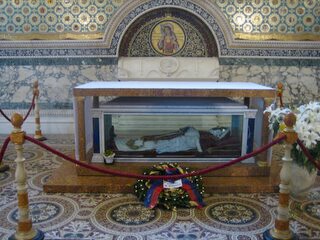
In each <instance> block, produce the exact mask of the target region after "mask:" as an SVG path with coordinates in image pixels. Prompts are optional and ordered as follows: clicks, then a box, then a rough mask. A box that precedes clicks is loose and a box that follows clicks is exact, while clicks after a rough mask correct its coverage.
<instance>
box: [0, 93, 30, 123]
mask: <svg viewBox="0 0 320 240" xmlns="http://www.w3.org/2000/svg"><path fill="white" fill-rule="evenodd" d="M35 97H36V95H34V94H33V97H32V102H31V105H30V107H29V109H28V112H27V114H26V116H25V117H24V118H23V122H24V121H25V120H26V119H27V118H28V117H29V114H30V112H31V109H32V108H33V107H34V100H35ZM0 113H1V115H2V116H3V117H4V118H5V119H7V120H8V121H9V122H11V120H10V118H9V117H8V116H7V115H6V114H5V113H4V112H3V111H2V109H1V108H0Z"/></svg>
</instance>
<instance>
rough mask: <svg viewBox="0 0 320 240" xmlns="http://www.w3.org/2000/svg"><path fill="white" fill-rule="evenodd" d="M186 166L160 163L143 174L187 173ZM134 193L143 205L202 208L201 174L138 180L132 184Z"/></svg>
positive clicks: (172, 208)
mask: <svg viewBox="0 0 320 240" xmlns="http://www.w3.org/2000/svg"><path fill="white" fill-rule="evenodd" d="M188 170H189V169H188V168H185V169H183V168H181V167H180V166H179V165H178V164H177V163H160V164H158V165H154V166H153V167H152V168H151V169H148V170H146V171H145V172H144V175H149V176H150V175H162V176H167V175H177V174H185V173H188ZM134 193H135V195H136V196H137V197H138V199H139V200H141V201H144V205H145V206H146V207H149V208H154V207H155V206H156V205H158V206H159V207H163V208H165V209H168V210H169V209H170V210H176V208H177V207H181V208H191V207H197V208H202V207H203V206H204V203H203V201H202V197H203V194H204V187H203V185H202V177H201V176H193V177H188V178H183V179H178V180H168V181H165V180H142V179H140V180H138V181H137V182H136V183H135V184H134Z"/></svg>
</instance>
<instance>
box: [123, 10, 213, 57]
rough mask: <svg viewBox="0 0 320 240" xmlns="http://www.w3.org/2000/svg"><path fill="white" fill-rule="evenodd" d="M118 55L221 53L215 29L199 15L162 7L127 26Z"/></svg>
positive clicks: (177, 55) (199, 55) (201, 54)
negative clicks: (215, 36)
mask: <svg viewBox="0 0 320 240" xmlns="http://www.w3.org/2000/svg"><path fill="white" fill-rule="evenodd" d="M118 56H119V57H160V56H172V57H218V47H217V43H216V39H215V38H214V36H213V34H212V32H211V31H210V29H209V28H208V27H207V25H206V24H204V23H203V21H202V20H201V19H199V18H198V17H197V16H196V15H194V14H192V13H190V12H188V11H185V10H182V9H178V8H171V7H170V8H169V7H166V8H160V9H155V10H152V11H150V12H147V13H145V14H143V15H142V16H140V17H139V18H137V19H136V20H135V21H134V22H133V23H132V24H131V25H130V26H129V28H128V29H127V30H126V32H125V34H124V35H123V37H122V39H121V43H120V47H119V54H118Z"/></svg>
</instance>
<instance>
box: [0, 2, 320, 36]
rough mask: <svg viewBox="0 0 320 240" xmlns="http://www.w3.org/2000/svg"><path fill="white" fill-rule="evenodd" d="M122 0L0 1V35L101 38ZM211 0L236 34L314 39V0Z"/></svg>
mask: <svg viewBox="0 0 320 240" xmlns="http://www.w3.org/2000/svg"><path fill="white" fill-rule="evenodd" d="M128 1H132V0H0V39H3V40H4V39H9V40H21V39H48V37H44V36H45V35H47V34H48V33H50V35H51V37H50V39H56V40H59V39H72V38H73V37H74V35H72V34H78V37H77V38H78V39H96V38H101V37H103V33H104V31H105V29H106V26H107V23H108V21H109V20H110V19H111V18H112V16H113V15H114V14H115V13H116V12H117V11H118V10H119V8H120V7H121V6H122V5H123V4H124V3H126V2H128ZM133 1H134V0H133ZM211 1H212V2H213V3H215V4H216V5H217V6H218V7H219V8H220V9H221V11H222V12H223V13H224V15H225V17H226V18H227V19H228V20H229V22H230V26H231V28H232V29H233V31H234V33H235V35H236V37H238V38H246V37H247V36H248V35H255V34H257V33H259V34H261V33H263V34H279V33H280V34H282V35H286V34H288V33H289V34H290V35H291V36H292V35H302V34H304V35H305V36H308V37H306V38H301V37H299V39H296V40H319V36H320V1H319V0H300V1H299V0H211ZM22 33H23V35H22ZM68 34H69V35H68ZM70 34H71V35H70ZM311 35H313V37H310V36H311ZM287 37H288V39H287V40H292V39H291V38H290V36H287ZM267 38H268V39H270V37H266V39H267ZM256 40H263V37H261V36H260V37H259V39H256ZM280 40H281V39H280ZM282 40H285V39H282Z"/></svg>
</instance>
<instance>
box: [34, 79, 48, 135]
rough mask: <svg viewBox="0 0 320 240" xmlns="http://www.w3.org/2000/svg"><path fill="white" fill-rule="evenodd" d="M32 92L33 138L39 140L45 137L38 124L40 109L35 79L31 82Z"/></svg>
mask: <svg viewBox="0 0 320 240" xmlns="http://www.w3.org/2000/svg"><path fill="white" fill-rule="evenodd" d="M33 94H34V96H35V98H34V119H35V124H36V131H35V134H34V138H35V139H37V140H39V141H44V140H46V138H45V137H44V136H43V135H42V133H41V125H40V113H39V112H40V110H39V103H38V100H39V83H38V81H35V82H34V84H33Z"/></svg>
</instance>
